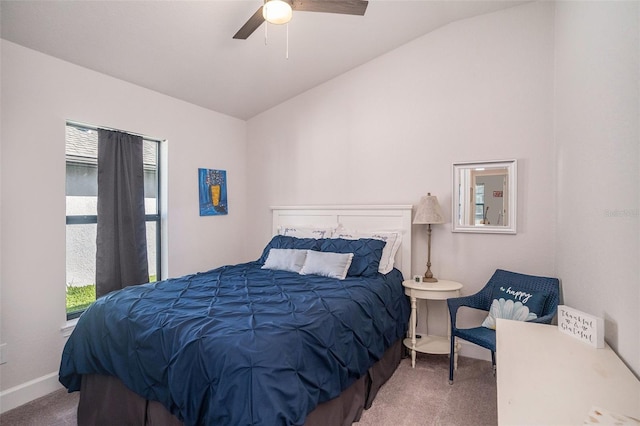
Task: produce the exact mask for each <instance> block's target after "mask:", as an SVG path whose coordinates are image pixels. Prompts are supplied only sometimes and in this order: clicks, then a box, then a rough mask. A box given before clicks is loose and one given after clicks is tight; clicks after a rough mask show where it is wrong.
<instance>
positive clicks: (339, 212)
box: [271, 205, 413, 279]
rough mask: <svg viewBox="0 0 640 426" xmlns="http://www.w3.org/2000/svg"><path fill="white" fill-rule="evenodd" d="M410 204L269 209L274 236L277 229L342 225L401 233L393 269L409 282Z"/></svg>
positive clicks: (362, 229)
mask: <svg viewBox="0 0 640 426" xmlns="http://www.w3.org/2000/svg"><path fill="white" fill-rule="evenodd" d="M412 207H413V206H411V205H389V206H385V205H375V206H272V207H271V210H272V211H273V229H272V232H273V235H276V234H277V233H278V227H281V226H282V227H286V226H310V227H311V226H315V227H329V226H332V227H333V226H338V225H342V226H343V227H344V228H346V229H349V230H356V231H396V230H397V231H400V232H402V245H401V246H400V249H399V250H398V252H397V253H396V259H395V267H396V268H398V269H399V270H400V271H401V272H402V275H403V276H404V279H411V209H412Z"/></svg>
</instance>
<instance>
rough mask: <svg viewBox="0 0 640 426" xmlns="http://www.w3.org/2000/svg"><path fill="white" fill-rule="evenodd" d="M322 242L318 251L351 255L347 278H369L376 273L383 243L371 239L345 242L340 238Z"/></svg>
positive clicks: (384, 243)
mask: <svg viewBox="0 0 640 426" xmlns="http://www.w3.org/2000/svg"><path fill="white" fill-rule="evenodd" d="M320 241H321V242H322V244H321V246H320V251H324V252H333V253H353V260H352V261H351V266H350V267H349V272H347V276H349V277H357V276H364V277H371V276H374V275H376V274H377V273H378V267H379V266H380V259H381V258H382V250H383V249H384V246H385V245H386V242H385V241H382V240H376V239H373V238H360V239H359V240H345V239H342V238H327V239H324V240H320Z"/></svg>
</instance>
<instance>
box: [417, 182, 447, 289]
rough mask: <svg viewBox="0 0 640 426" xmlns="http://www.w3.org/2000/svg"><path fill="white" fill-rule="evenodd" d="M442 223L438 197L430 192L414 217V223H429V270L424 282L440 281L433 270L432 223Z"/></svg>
mask: <svg viewBox="0 0 640 426" xmlns="http://www.w3.org/2000/svg"><path fill="white" fill-rule="evenodd" d="M440 223H444V215H443V214H442V209H440V204H438V197H436V196H435V195H431V193H430V192H429V193H427V195H425V196H424V197H422V198H421V199H420V204H419V205H418V209H417V210H416V215H415V216H414V217H413V224H414V225H427V271H426V272H425V273H424V277H423V278H422V281H423V282H428V283H435V282H438V280H437V279H436V278H434V277H433V273H432V272H431V225H436V224H440Z"/></svg>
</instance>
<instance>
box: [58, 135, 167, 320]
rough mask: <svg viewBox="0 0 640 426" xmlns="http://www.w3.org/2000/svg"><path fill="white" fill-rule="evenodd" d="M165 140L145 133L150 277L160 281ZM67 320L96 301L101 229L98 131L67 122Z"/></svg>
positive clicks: (144, 161) (144, 155)
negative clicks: (161, 189)
mask: <svg viewBox="0 0 640 426" xmlns="http://www.w3.org/2000/svg"><path fill="white" fill-rule="evenodd" d="M159 148H160V141H157V140H151V139H148V138H144V137H143V167H144V197H145V213H146V216H145V219H146V223H147V226H146V228H147V255H148V261H149V281H156V280H159V279H160V270H161V268H160V170H159V164H160V162H159V159H160V157H159V156H160V149H159ZM65 154H66V190H65V194H66V205H67V251H66V257H67V262H66V263H67V265H66V271H67V275H66V294H67V320H69V319H73V318H77V317H79V316H80V314H82V312H84V310H85V309H86V308H87V307H89V305H91V303H93V302H94V301H95V300H96V291H95V275H96V229H97V223H98V216H97V208H98V132H97V131H96V128H95V127H93V128H92V127H90V126H82V125H78V124H72V123H67V126H66V149H65Z"/></svg>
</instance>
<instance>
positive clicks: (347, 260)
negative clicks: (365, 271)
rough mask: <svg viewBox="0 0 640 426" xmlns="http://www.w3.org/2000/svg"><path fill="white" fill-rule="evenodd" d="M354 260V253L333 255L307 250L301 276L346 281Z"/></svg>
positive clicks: (331, 253)
mask: <svg viewBox="0 0 640 426" xmlns="http://www.w3.org/2000/svg"><path fill="white" fill-rule="evenodd" d="M352 260H353V253H333V252H323V251H315V250H307V259H306V260H305V261H304V266H303V267H302V270H301V271H300V275H322V276H323V277H329V278H337V279H339V280H344V278H345V277H346V276H347V271H348V270H349V266H351V261H352Z"/></svg>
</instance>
